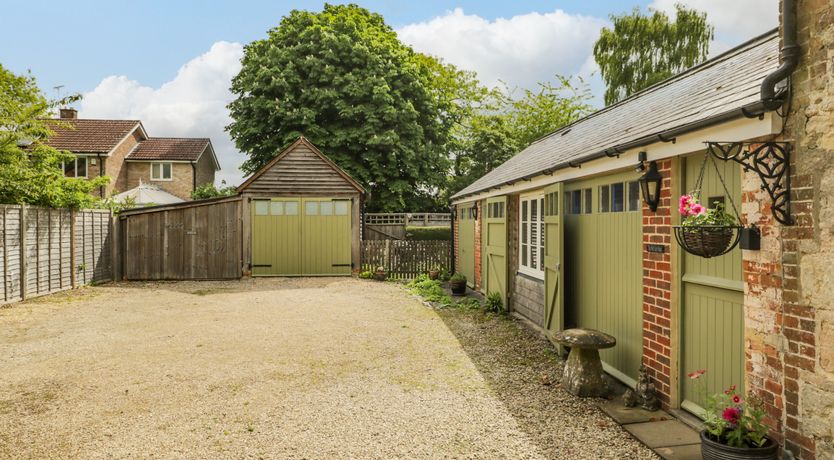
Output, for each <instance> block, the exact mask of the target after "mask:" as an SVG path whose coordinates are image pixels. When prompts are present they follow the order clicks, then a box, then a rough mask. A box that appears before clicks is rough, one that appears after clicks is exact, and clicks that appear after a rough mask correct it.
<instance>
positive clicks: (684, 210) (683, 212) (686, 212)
mask: <svg viewBox="0 0 834 460" xmlns="http://www.w3.org/2000/svg"><path fill="white" fill-rule="evenodd" d="M678 212H679V213H681V215H682V216H684V217H686V215H687V214H689V211H688V210H687V209H686V206H681V207H680V208H678Z"/></svg>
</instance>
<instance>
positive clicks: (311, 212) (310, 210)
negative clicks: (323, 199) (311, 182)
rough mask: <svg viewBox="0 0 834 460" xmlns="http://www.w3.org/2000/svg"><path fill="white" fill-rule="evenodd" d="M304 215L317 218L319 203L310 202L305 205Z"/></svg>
mask: <svg viewBox="0 0 834 460" xmlns="http://www.w3.org/2000/svg"><path fill="white" fill-rule="evenodd" d="M304 214H306V215H308V216H317V215H318V214H319V203H318V201H308V202H307V203H305V205H304Z"/></svg>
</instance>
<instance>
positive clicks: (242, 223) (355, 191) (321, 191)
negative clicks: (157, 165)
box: [118, 137, 365, 280]
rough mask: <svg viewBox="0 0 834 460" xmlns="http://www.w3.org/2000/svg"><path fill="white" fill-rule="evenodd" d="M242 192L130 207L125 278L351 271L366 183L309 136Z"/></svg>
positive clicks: (124, 229)
mask: <svg viewBox="0 0 834 460" xmlns="http://www.w3.org/2000/svg"><path fill="white" fill-rule="evenodd" d="M237 192H238V194H237V196H235V197H229V198H222V199H215V200H201V201H192V202H186V203H178V204H174V205H166V206H155V207H151V208H142V209H134V210H129V211H125V212H123V213H122V214H121V216H120V219H119V221H120V223H119V226H120V229H119V232H118V234H119V239H120V244H121V245H122V248H123V251H122V253H123V254H124V257H123V258H122V271H121V273H122V277H123V278H124V279H134V280H140V279H143V280H150V279H224V278H226V279H228V278H240V277H241V276H338V275H348V276H349V275H351V274H352V273H354V272H355V271H358V270H359V267H360V266H361V261H360V257H361V241H360V233H359V228H360V212H361V207H362V197H363V196H364V193H365V190H364V189H363V188H362V186H361V185H359V183H358V182H356V181H355V180H354V179H353V178H351V177H350V176H349V175H348V174H347V173H346V172H345V171H343V170H342V169H341V168H339V167H338V166H337V165H336V164H335V163H333V162H332V161H331V160H330V159H329V158H327V157H326V156H325V155H324V154H323V153H321V152H320V151H319V150H318V149H317V148H316V147H315V146H314V145H313V144H312V143H310V141H308V140H307V139H306V138H304V137H300V138H299V139H298V140H297V141H295V142H293V143H292V145H290V146H289V147H287V148H286V149H285V150H283V151H282V152H281V153H279V154H278V155H277V156H276V157H275V158H274V159H273V160H272V161H270V162H269V163H268V164H266V165H265V166H264V167H263V168H261V169H260V170H258V171H257V172H256V173H255V174H253V175H252V176H251V177H250V178H249V179H247V180H246V181H245V182H244V183H243V184H242V185H240V187H238V189H237Z"/></svg>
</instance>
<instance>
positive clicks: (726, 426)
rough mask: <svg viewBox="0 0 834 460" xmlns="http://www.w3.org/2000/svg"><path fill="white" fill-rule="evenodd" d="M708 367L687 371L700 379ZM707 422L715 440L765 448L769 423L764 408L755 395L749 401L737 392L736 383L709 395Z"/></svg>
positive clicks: (731, 444) (705, 417)
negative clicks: (766, 420)
mask: <svg viewBox="0 0 834 460" xmlns="http://www.w3.org/2000/svg"><path fill="white" fill-rule="evenodd" d="M705 373H706V370H700V371H695V372H691V373H689V374H687V375H688V376H689V378H690V379H693V380H694V379H699V378H701V376H703V375H704V374H705ZM703 415H704V425H705V426H706V430H707V432H708V433H709V435H710V437H711V438H712V439H713V440H714V441H718V442H721V443H723V444H727V445H728V446H731V447H747V448H754V447H763V446H764V444H765V443H766V442H767V439H768V438H767V425H765V424H764V421H763V420H764V411H762V409H761V404H760V403H759V402H758V401H756V400H755V399H753V398H750V399H748V400H746V401H745V399H744V398H742V396H741V395H740V394H738V392H737V391H736V386H735V385H732V386H731V387H729V388H727V389H726V390H724V392H723V393H716V394H714V395H711V396H707V404H706V408H705V410H704V414H703Z"/></svg>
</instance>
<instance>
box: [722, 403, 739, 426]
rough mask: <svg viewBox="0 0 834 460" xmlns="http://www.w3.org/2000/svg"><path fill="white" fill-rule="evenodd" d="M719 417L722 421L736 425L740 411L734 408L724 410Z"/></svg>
mask: <svg viewBox="0 0 834 460" xmlns="http://www.w3.org/2000/svg"><path fill="white" fill-rule="evenodd" d="M721 416H722V417H723V418H724V420H726V421H728V422H730V423H731V424H733V425H735V424H736V423H738V419H739V416H741V411H740V410H739V409H738V408H736V407H728V408H726V409H724V412H723V413H722V414H721Z"/></svg>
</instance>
